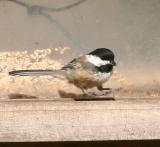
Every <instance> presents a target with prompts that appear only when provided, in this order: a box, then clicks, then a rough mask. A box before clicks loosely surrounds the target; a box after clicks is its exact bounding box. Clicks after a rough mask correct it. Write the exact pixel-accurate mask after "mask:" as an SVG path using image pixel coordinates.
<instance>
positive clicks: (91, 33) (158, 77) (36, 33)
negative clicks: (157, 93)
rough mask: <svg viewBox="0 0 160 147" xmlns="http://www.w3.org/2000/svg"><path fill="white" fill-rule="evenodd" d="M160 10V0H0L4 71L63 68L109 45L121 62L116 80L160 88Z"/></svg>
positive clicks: (123, 83)
mask: <svg viewBox="0 0 160 147" xmlns="http://www.w3.org/2000/svg"><path fill="white" fill-rule="evenodd" d="M159 14H160V1H159V0H152V1H151V0H45V1H44V0H38V1H37V0H0V53H1V56H0V57H1V60H0V61H1V65H0V66H1V71H4V69H6V70H5V71H4V72H6V71H9V70H11V69H17V68H19V69H26V68H30V67H31V68H35V67H37V68H40V67H41V68H45V67H49V68H52V67H54V66H56V67H57V68H59V67H60V66H61V65H63V64H65V63H66V62H69V61H70V60H72V58H74V57H77V56H79V55H81V54H85V53H87V52H90V51H92V50H94V49H96V48H100V47H105V48H109V49H111V50H113V52H114V53H115V56H116V61H117V63H118V66H117V67H116V72H115V78H114V82H111V83H112V84H113V83H116V82H117V81H118V80H119V79H120V82H121V84H118V86H120V87H123V86H124V85H125V86H126V85H127V86H126V87H128V86H129V85H131V84H134V85H136V86H139V85H141V84H142V83H143V84H142V87H143V88H144V86H145V87H148V86H149V85H150V86H151V87H152V88H151V89H154V88H155V87H156V88H157V89H160V70H159V68H160V27H159V26H160V15H159ZM42 54H44V56H43V55H42ZM40 55H41V57H38V56H40ZM33 56H34V57H33ZM13 57H14V58H15V57H16V61H15V60H13ZM17 57H18V58H17ZM22 58H25V59H22ZM37 58H38V59H37ZM46 58H47V59H48V60H47V61H46V60H45V59H46ZM4 60H5V62H4ZM28 60H29V61H28ZM42 60H43V61H45V64H42ZM51 60H52V61H51ZM22 61H23V64H22ZM24 61H25V64H27V65H24ZM27 61H28V62H27ZM2 62H3V64H2ZM13 62H14V63H15V64H14V65H12V63H13ZM29 63H30V64H29ZM31 63H32V65H31ZM35 63H36V66H33V65H35ZM55 63H56V64H55ZM46 64H47V66H46ZM53 64H54V66H53ZM2 65H3V66H2ZM5 76H6V75H5ZM1 79H2V78H1ZM10 80H11V79H10ZM10 80H9V82H8V84H9V83H11V81H10ZM12 80H13V79H12ZM14 80H15V79H14ZM23 81H24V79H23ZM38 81H40V80H38ZM42 81H43V80H42ZM14 82H15V81H14ZM1 83H2V84H1V85H2V87H3V88H4V81H1ZM12 83H13V81H12ZM128 83H129V84H128ZM144 83H145V84H144ZM146 83H147V84H146ZM112 84H111V85H112ZM153 85H154V86H153ZM150 86H149V87H150ZM153 87H154V88H153ZM9 89H10V88H8V91H10V90H9ZM22 89H23V88H22ZM37 89H38V88H37Z"/></svg>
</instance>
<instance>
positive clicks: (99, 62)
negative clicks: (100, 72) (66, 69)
mask: <svg viewBox="0 0 160 147" xmlns="http://www.w3.org/2000/svg"><path fill="white" fill-rule="evenodd" d="M86 60H87V61H88V62H90V63H92V64H93V65H95V66H97V67H99V66H102V65H106V64H108V63H110V62H109V61H107V60H102V59H101V58H99V57H97V56H93V55H86Z"/></svg>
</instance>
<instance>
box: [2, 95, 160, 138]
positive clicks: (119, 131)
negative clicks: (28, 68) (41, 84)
mask: <svg viewBox="0 0 160 147" xmlns="http://www.w3.org/2000/svg"><path fill="white" fill-rule="evenodd" d="M122 139H123V140H124V139H125V140H126V139H160V99H158V98H157V99H140V100H138V99H136V100H134V99H131V100H129V99H124V100H123V98H122V99H117V100H115V101H69V100H68V101H67V100H66V101H51V100H49V101H47V100H45V101H36V100H35V101H34V100H33V101H32V100H27V101H17V100H11V101H1V102H0V141H82V140H83V141H84V140H122Z"/></svg>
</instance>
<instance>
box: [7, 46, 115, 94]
mask: <svg viewBox="0 0 160 147" xmlns="http://www.w3.org/2000/svg"><path fill="white" fill-rule="evenodd" d="M115 65H116V62H115V61H114V53H113V52H112V51H111V50H109V49H106V48H98V49H96V50H94V51H92V52H90V53H88V54H87V55H83V56H80V57H78V58H75V59H73V60H72V61H71V62H69V63H68V64H67V65H65V66H63V67H62V68H61V69H59V70H41V69H40V70H39V69H38V70H16V71H11V72H9V75H12V76H15V75H19V76H44V75H45V76H46V75H51V76H55V75H63V76H64V77H65V78H66V79H67V80H68V82H69V83H72V84H74V85H75V86H76V87H78V88H80V89H81V90H82V92H83V93H84V94H89V93H87V92H86V90H87V89H88V88H93V87H97V89H98V90H100V91H101V90H110V88H103V87H102V85H103V83H105V82H106V81H107V80H108V79H109V78H110V76H111V75H112V72H113V66H115Z"/></svg>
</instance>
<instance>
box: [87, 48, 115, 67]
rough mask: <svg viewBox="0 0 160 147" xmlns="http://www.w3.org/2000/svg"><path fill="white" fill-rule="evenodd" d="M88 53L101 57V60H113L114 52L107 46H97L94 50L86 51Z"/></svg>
mask: <svg viewBox="0 0 160 147" xmlns="http://www.w3.org/2000/svg"><path fill="white" fill-rule="evenodd" d="M88 55H95V56H98V57H99V58H101V59H102V60H109V61H112V62H114V53H113V52H112V51H111V50H110V49H107V48H97V49H95V50H94V51H92V52H90V53H88ZM114 63H115V62H114ZM115 64H116V63H115Z"/></svg>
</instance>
